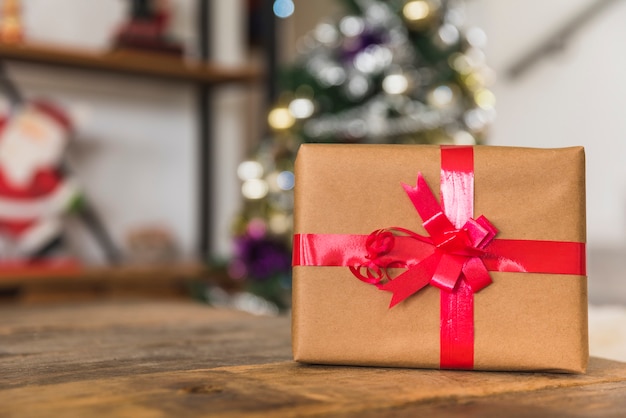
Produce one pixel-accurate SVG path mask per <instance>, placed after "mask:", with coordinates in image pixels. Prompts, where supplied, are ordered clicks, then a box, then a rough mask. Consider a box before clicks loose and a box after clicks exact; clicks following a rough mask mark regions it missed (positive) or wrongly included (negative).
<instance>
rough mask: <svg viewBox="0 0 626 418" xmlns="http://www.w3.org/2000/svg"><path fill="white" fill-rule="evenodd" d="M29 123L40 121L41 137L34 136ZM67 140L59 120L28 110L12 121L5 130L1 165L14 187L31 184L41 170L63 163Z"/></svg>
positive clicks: (1, 150) (38, 124)
mask: <svg viewBox="0 0 626 418" xmlns="http://www.w3.org/2000/svg"><path fill="white" fill-rule="evenodd" d="M29 124H36V127H37V128H38V129H36V132H37V133H38V134H39V135H38V136H37V137H33V136H32V134H31V132H32V131H33V130H32V129H29V128H28V125H29ZM65 142H66V138H65V132H64V130H63V128H62V127H60V126H59V125H58V123H57V122H55V121H54V120H53V119H51V118H49V117H47V116H45V115H39V114H36V113H33V112H25V113H23V114H20V115H18V116H17V117H15V118H13V119H12V120H11V121H9V123H8V126H7V127H6V129H5V131H4V132H3V133H2V136H1V138H0V167H2V170H3V173H4V174H5V176H6V177H7V180H8V181H9V182H11V184H12V185H13V186H15V187H18V188H23V187H27V186H28V185H29V184H30V183H31V181H32V179H33V176H34V175H35V174H36V173H37V171H39V170H41V169H45V168H50V167H55V166H57V165H58V164H59V162H60V159H61V156H62V154H63V148H64V146H65Z"/></svg>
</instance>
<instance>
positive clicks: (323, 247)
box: [293, 234, 586, 276]
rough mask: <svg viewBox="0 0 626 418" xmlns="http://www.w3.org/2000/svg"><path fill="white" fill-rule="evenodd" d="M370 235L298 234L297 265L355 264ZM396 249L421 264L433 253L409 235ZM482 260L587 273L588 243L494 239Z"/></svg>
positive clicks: (501, 267)
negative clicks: (586, 250) (586, 246)
mask: <svg viewBox="0 0 626 418" xmlns="http://www.w3.org/2000/svg"><path fill="white" fill-rule="evenodd" d="M368 236H369V235H357V234H295V235H294V241H293V265H294V266H335V267H340V266H342V267H353V266H357V265H361V264H362V263H363V262H365V261H366V260H365V259H364V257H363V248H365V242H366V240H367V238H368ZM395 238H396V240H397V241H398V242H397V244H396V248H397V249H396V248H394V250H393V251H394V252H397V254H398V256H400V257H406V258H405V260H407V264H408V265H415V264H418V263H419V262H420V261H421V260H423V259H424V258H426V257H427V256H429V255H430V254H432V253H433V252H434V250H433V246H432V244H429V243H428V242H421V243H420V241H417V240H415V239H413V238H411V237H408V236H397V237H395ZM424 238H427V237H424ZM485 252H486V254H485V256H484V257H483V261H484V262H485V266H486V267H487V270H489V271H503V272H520V273H545V274H567V275H578V276H584V275H586V264H585V260H586V257H585V244H584V243H582V242H569V241H539V240H517V239H495V240H493V242H492V243H491V244H490V245H489V246H488V247H487V248H486V249H485Z"/></svg>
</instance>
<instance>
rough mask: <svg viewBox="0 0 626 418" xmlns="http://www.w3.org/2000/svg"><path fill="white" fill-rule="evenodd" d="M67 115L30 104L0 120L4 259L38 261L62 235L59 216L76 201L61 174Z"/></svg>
mask: <svg viewBox="0 0 626 418" xmlns="http://www.w3.org/2000/svg"><path fill="white" fill-rule="evenodd" d="M71 129H72V127H71V123H70V120H69V118H68V116H67V115H66V114H65V113H64V112H63V111H62V110H61V109H59V108H58V107H56V106H54V105H52V104H50V103H47V102H42V101H38V102H32V103H28V104H25V105H23V106H21V107H20V108H18V109H16V110H15V111H14V112H13V113H12V114H11V115H10V116H7V117H5V118H2V119H0V239H2V243H3V247H4V248H3V250H4V251H3V254H0V256H2V258H4V259H37V258H39V257H41V256H44V255H47V254H46V253H47V252H48V250H49V249H50V248H52V247H54V243H55V242H57V241H58V240H59V237H60V236H61V220H62V215H63V214H64V213H65V212H66V211H67V210H68V209H69V208H70V207H71V205H72V203H73V202H74V201H75V200H76V199H77V197H78V189H77V187H76V185H75V184H74V182H73V181H71V180H69V179H68V178H66V176H65V175H64V174H63V173H62V170H61V162H62V157H63V154H64V151H65V148H66V146H67V143H68V139H69V136H70V133H71Z"/></svg>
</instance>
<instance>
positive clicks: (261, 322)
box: [0, 301, 626, 418]
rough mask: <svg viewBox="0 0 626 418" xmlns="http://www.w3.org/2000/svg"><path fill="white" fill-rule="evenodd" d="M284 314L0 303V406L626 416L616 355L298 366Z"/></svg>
mask: <svg viewBox="0 0 626 418" xmlns="http://www.w3.org/2000/svg"><path fill="white" fill-rule="evenodd" d="M290 356H291V352H290V346H289V319H288V318H286V317H278V318H266V317H253V316H250V315H247V314H245V313H241V312H232V311H227V310H218V309H213V308H210V307H207V306H204V305H198V304H193V303H192V302H155V301H152V302H137V301H135V302H130V301H128V302H119V301H118V302H105V301H101V302H97V303H93V302H92V303H89V304H73V305H48V306H40V305H39V306H37V305H32V306H17V305H4V306H0V417H24V416H29V417H30V416H33V417H46V416H50V417H74V416H76V417H112V416H115V417H117V416H120V417H133V418H142V417H182V416H192V417H193V416H250V417H268V416H271V417H288V416H316V415H324V416H359V417H363V416H366V417H367V416H390V415H393V416H400V417H416V416H424V417H433V416H434V417H443V416H445V417H459V416H463V417H491V416H494V417H500V416H503V417H508V418H510V417H547V416H559V417H561V416H565V417H581V416H594V417H598V416H606V417H609V416H611V417H622V416H625V414H626V364H622V363H618V362H613V361H608V360H601V359H592V361H591V364H590V369H589V372H588V373H587V374H586V375H581V376H574V375H558V374H544V373H486V372H452V371H437V370H410V369H384V368H368V367H326V366H304V365H299V364H296V363H294V362H292V361H291V360H290Z"/></svg>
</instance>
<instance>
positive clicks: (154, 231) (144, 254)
mask: <svg viewBox="0 0 626 418" xmlns="http://www.w3.org/2000/svg"><path fill="white" fill-rule="evenodd" d="M126 241H127V246H128V252H129V253H128V259H129V261H130V262H132V263H135V264H140V265H154V264H168V263H172V262H174V261H176V259H177V258H178V254H179V251H178V248H177V247H176V244H175V242H174V236H173V234H172V232H170V230H169V229H168V228H166V227H164V226H144V227H141V228H135V229H133V230H131V231H129V232H128V235H127V237H126Z"/></svg>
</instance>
